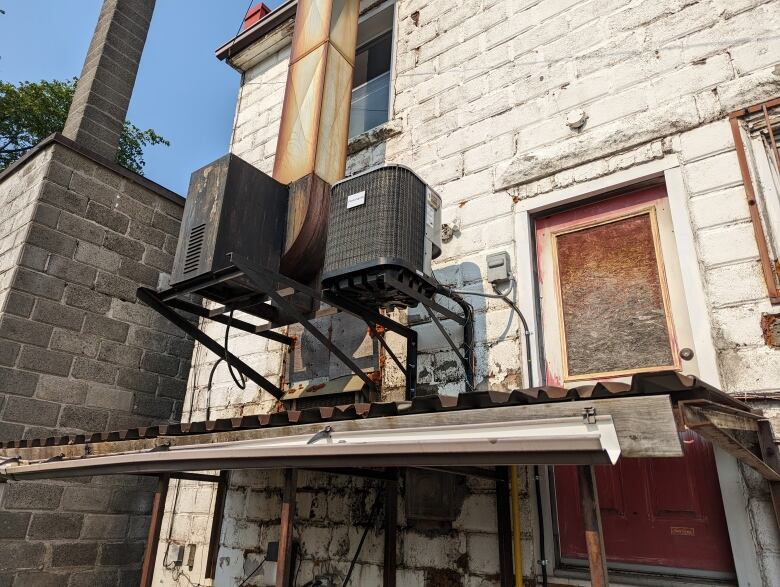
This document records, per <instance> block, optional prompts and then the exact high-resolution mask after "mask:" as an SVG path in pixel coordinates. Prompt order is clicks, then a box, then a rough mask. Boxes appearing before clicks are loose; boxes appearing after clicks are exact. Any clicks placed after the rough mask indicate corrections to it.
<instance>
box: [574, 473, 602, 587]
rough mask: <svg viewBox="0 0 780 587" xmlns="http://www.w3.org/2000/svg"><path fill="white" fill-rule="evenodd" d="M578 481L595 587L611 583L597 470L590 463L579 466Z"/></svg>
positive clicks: (592, 582)
mask: <svg viewBox="0 0 780 587" xmlns="http://www.w3.org/2000/svg"><path fill="white" fill-rule="evenodd" d="M577 481H578V483H579V488H580V506H581V510H582V522H583V526H584V527H585V545H586V547H587V550H588V563H589V565H590V584H591V585H592V586H593V587H606V586H607V585H609V574H608V572H607V555H606V553H605V551H604V530H603V529H602V526H601V510H600V509H599V496H598V491H597V488H596V472H595V470H594V469H593V467H591V466H589V465H580V466H578V467H577Z"/></svg>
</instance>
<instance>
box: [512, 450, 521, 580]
mask: <svg viewBox="0 0 780 587" xmlns="http://www.w3.org/2000/svg"><path fill="white" fill-rule="evenodd" d="M509 493H510V496H511V500H512V555H513V558H514V561H515V564H514V567H515V587H523V549H522V545H521V539H522V538H521V536H520V494H519V491H518V479H517V465H512V466H511V467H509Z"/></svg>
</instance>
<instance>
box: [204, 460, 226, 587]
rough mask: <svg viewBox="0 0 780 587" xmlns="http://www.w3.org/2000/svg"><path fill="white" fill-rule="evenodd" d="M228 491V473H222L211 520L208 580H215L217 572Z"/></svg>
mask: <svg viewBox="0 0 780 587" xmlns="http://www.w3.org/2000/svg"><path fill="white" fill-rule="evenodd" d="M227 490H228V472H227V471H221V472H220V474H219V482H218V483H217V495H216V497H215V498H214V515H213V517H212V520H211V536H210V538H209V551H208V553H207V555H206V579H213V578H214V575H215V574H216V572H217V555H219V542H220V538H221V537H222V519H223V518H224V516H225V500H226V498H227Z"/></svg>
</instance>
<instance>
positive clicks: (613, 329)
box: [554, 209, 676, 380]
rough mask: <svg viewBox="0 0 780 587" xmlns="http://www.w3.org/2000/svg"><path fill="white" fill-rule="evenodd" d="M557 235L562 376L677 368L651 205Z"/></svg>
mask: <svg viewBox="0 0 780 587" xmlns="http://www.w3.org/2000/svg"><path fill="white" fill-rule="evenodd" d="M554 242H555V250H554V254H555V263H556V274H557V281H558V297H559V300H558V302H559V314H560V318H561V322H562V325H563V332H562V337H561V339H562V343H563V355H564V357H563V358H564V367H565V369H564V370H565V378H566V379H568V380H572V379H586V378H589V377H594V376H603V375H613V374H627V373H633V372H637V371H646V370H653V369H660V368H667V369H668V368H675V367H676V358H675V356H674V353H673V351H672V348H673V345H672V340H671V335H670V333H671V332H672V328H671V320H670V317H669V310H668V301H667V292H666V282H665V277H664V272H663V263H662V262H661V259H660V250H659V247H658V237H657V229H656V224H655V216H654V211H653V210H652V209H650V210H645V211H643V212H642V213H639V214H634V215H632V216H628V217H623V218H616V219H613V220H610V221H608V222H602V223H599V224H595V225H590V226H584V227H579V228H576V229H574V230H569V231H567V232H561V233H557V234H555V235H554Z"/></svg>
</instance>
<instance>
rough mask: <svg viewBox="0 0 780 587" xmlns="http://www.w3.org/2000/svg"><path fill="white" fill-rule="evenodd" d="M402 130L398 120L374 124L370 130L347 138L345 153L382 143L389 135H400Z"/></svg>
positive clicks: (350, 153)
mask: <svg viewBox="0 0 780 587" xmlns="http://www.w3.org/2000/svg"><path fill="white" fill-rule="evenodd" d="M402 132H403V123H402V122H401V121H400V120H388V121H387V122H385V123H384V124H380V125H379V126H375V127H374V128H372V129H371V130H367V131H366V132H364V133H361V134H359V135H356V136H354V137H352V138H351V139H349V143H348V144H347V155H354V154H355V153H358V152H359V151H362V150H363V149H368V148H369V147H373V146H375V145H378V144H379V143H384V142H385V141H386V140H387V139H389V138H390V137H394V136H397V135H400V134H401V133H402Z"/></svg>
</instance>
